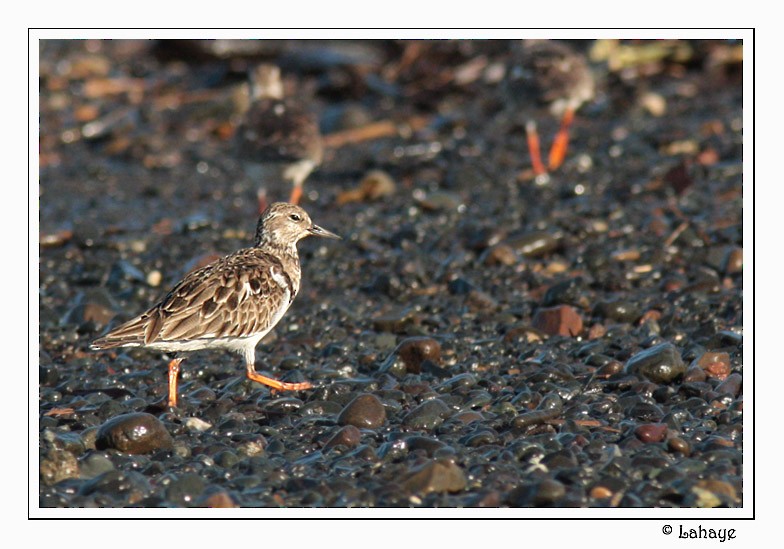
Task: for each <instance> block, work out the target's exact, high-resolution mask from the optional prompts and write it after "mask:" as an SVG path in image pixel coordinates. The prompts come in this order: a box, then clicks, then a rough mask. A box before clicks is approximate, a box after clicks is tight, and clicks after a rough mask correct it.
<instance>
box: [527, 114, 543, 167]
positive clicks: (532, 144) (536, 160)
mask: <svg viewBox="0 0 784 549" xmlns="http://www.w3.org/2000/svg"><path fill="white" fill-rule="evenodd" d="M525 136H526V139H527V140H528V154H530V155H531V164H532V165H533V168H534V174H535V175H537V176H540V175H543V174H546V173H547V170H546V169H545V167H544V164H543V163H542V152H541V149H540V147H539V132H538V131H536V122H534V121H533V120H529V121H528V123H527V124H526V125H525Z"/></svg>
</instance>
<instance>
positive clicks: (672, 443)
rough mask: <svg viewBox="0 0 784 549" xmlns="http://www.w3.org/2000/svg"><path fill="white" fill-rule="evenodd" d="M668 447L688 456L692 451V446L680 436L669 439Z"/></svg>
mask: <svg viewBox="0 0 784 549" xmlns="http://www.w3.org/2000/svg"><path fill="white" fill-rule="evenodd" d="M667 449H668V450H669V451H670V452H672V453H680V454H683V455H685V456H688V455H689V454H690V453H691V446H689V443H688V442H687V441H685V440H683V439H682V438H680V437H672V438H671V439H669V440H668V441H667Z"/></svg>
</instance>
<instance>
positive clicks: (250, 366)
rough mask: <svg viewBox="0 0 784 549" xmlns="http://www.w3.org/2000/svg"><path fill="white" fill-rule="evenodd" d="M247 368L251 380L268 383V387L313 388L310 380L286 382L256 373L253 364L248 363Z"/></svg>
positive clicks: (290, 389) (302, 389) (281, 388)
mask: <svg viewBox="0 0 784 549" xmlns="http://www.w3.org/2000/svg"><path fill="white" fill-rule="evenodd" d="M246 370H247V373H248V379H250V380H251V381H255V382H257V383H261V384H263V385H267V386H268V387H272V388H273V389H276V390H278V391H304V390H305V389H311V388H312V387H313V385H312V384H311V383H310V382H308V381H303V382H302V383H286V382H284V381H278V380H277V379H272V378H271V377H267V376H263V375H261V374H259V373H256V369H255V368H254V367H253V364H248V365H247V367H246Z"/></svg>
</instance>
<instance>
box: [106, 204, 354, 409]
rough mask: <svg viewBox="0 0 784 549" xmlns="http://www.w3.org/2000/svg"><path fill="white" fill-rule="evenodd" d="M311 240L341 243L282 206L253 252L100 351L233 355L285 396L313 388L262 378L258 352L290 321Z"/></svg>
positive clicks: (172, 388)
mask: <svg viewBox="0 0 784 549" xmlns="http://www.w3.org/2000/svg"><path fill="white" fill-rule="evenodd" d="M307 236H321V237H325V238H336V239H337V238H340V237H339V236H337V235H336V234H334V233H332V232H330V231H328V230H326V229H323V228H321V227H319V226H318V225H314V224H313V222H312V221H311V220H310V217H309V216H308V214H307V213H306V212H305V210H303V209H302V208H300V207H299V206H295V205H293V204H286V203H282V202H277V203H274V204H271V205H270V206H269V207H268V208H267V209H266V210H265V211H264V213H262V215H261V217H260V218H259V222H258V225H257V227H256V239H255V243H254V245H253V247H252V248H244V249H241V250H238V251H236V252H234V253H232V254H230V255H227V256H226V257H223V258H221V259H218V260H216V261H214V262H212V263H210V264H209V265H206V266H205V267H202V268H201V269H198V270H195V271H192V272H191V273H189V274H188V275H187V276H186V277H185V278H183V279H182V280H181V281H180V282H178V283H177V284H176V285H175V286H174V288H173V289H172V290H171V291H170V292H169V293H168V294H166V296H165V297H164V298H163V299H162V300H161V301H159V302H158V303H156V304H155V305H153V306H152V307H151V308H150V309H148V310H147V311H146V312H144V313H142V314H141V315H139V316H137V317H136V318H134V319H132V320H129V321H128V322H126V323H124V324H122V325H121V326H118V327H117V328H115V329H114V330H112V331H111V332H109V333H107V334H106V335H104V336H103V337H101V338H98V339H96V340H95V341H94V342H93V343H92V345H91V348H92V349H93V350H104V349H111V348H114V347H146V348H149V349H155V350H159V351H164V352H167V353H179V352H181V351H198V350H201V349H228V350H230V351H234V352H235V353H239V354H241V355H242V356H243V357H244V358H245V370H246V374H247V377H248V379H250V380H253V381H256V382H258V383H262V384H264V385H268V386H270V387H272V388H273V389H277V390H281V391H299V390H303V389H309V388H311V387H312V385H311V384H310V383H308V382H302V383H286V382H282V381H279V380H277V379H273V378H270V377H266V376H263V375H261V374H259V373H257V372H256V369H255V360H256V345H257V344H258V342H259V341H261V339H262V338H263V337H264V336H265V335H267V333H268V332H269V331H270V330H272V328H274V327H275V325H276V324H277V323H278V322H279V321H280V319H281V318H283V315H284V314H286V311H287V310H288V308H289V306H290V305H291V303H292V301H293V300H294V298H295V297H296V295H297V292H298V291H299V283H300V265H299V255H298V253H297V242H299V241H300V240H301V239H303V238H305V237H307ZM182 360H183V358H179V357H176V358H174V359H172V360H171V362H169V400H168V403H169V406H171V407H176V406H177V375H178V374H179V371H180V362H182Z"/></svg>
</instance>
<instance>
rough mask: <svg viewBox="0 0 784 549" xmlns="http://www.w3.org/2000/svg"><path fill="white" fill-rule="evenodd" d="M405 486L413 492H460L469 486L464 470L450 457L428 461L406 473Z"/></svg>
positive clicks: (421, 493) (420, 493)
mask: <svg viewBox="0 0 784 549" xmlns="http://www.w3.org/2000/svg"><path fill="white" fill-rule="evenodd" d="M402 485H403V488H404V489H405V490H406V491H407V492H409V493H412V494H419V495H425V494H429V493H431V492H437V493H445V492H459V491H461V490H463V489H465V487H466V486H467V481H466V477H465V473H463V470H462V469H461V468H460V467H459V466H458V465H456V464H455V463H453V462H452V461H450V460H448V459H439V460H434V461H428V462H427V463H425V464H424V465H422V466H420V467H417V468H416V469H413V470H411V471H410V472H409V473H408V474H406V475H405V477H404V478H403V482H402Z"/></svg>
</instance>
